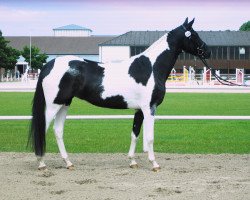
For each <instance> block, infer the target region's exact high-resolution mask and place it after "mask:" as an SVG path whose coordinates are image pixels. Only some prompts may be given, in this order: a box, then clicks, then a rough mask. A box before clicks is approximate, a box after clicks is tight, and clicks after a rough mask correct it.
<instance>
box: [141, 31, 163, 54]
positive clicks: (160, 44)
mask: <svg viewBox="0 0 250 200" xmlns="http://www.w3.org/2000/svg"><path fill="white" fill-rule="evenodd" d="M167 35H168V33H165V34H164V35H163V36H161V37H160V38H159V39H158V40H156V41H155V42H154V43H153V44H152V45H150V46H149V47H148V48H147V49H146V50H145V51H144V53H150V52H152V51H154V50H155V48H160V49H162V47H164V48H165V49H166V48H167V46H166V44H167V42H166V40H167Z"/></svg>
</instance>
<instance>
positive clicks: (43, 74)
mask: <svg viewBox="0 0 250 200" xmlns="http://www.w3.org/2000/svg"><path fill="white" fill-rule="evenodd" d="M54 64H55V59H52V60H51V61H49V62H47V63H46V64H45V65H44V66H43V68H42V69H41V72H40V74H39V79H40V80H41V81H42V80H43V79H44V78H45V77H46V76H48V75H49V73H50V72H51V70H52V69H53V67H54Z"/></svg>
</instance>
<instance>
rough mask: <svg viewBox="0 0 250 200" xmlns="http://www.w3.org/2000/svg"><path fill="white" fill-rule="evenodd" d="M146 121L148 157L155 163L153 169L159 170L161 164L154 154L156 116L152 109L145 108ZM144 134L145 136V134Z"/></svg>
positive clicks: (144, 127)
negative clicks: (152, 113)
mask: <svg viewBox="0 0 250 200" xmlns="http://www.w3.org/2000/svg"><path fill="white" fill-rule="evenodd" d="M143 114H144V123H143V131H145V134H144V135H145V136H146V137H145V138H146V144H147V148H148V159H149V161H150V162H151V163H152V164H153V170H154V171H157V170H159V168H160V166H159V165H158V164H157V162H156V161H155V155H154V116H153V115H151V111H150V109H149V108H148V109H144V110H143ZM144 135H143V136H144Z"/></svg>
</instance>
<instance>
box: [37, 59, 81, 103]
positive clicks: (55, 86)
mask: <svg viewBox="0 0 250 200" xmlns="http://www.w3.org/2000/svg"><path fill="white" fill-rule="evenodd" d="M71 60H81V61H83V60H82V59H81V58H79V57H76V56H62V57H58V58H56V59H55V63H54V66H53V68H52V70H51V71H50V73H49V74H48V75H47V76H46V77H45V78H44V79H43V82H42V85H43V91H44V95H45V99H46V103H47V104H48V103H50V104H52V103H53V102H54V99H55V98H56V96H57V94H58V91H59V84H60V81H61V79H62V77H63V75H64V74H65V72H66V71H67V70H68V69H69V62H70V61H71Z"/></svg>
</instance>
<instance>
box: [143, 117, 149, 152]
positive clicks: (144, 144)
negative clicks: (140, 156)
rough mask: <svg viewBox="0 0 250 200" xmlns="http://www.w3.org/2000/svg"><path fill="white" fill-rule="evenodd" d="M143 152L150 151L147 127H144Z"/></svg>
mask: <svg viewBox="0 0 250 200" xmlns="http://www.w3.org/2000/svg"><path fill="white" fill-rule="evenodd" d="M143 124H145V121H144V122H143ZM143 127H144V125H143ZM143 152H145V153H147V152H148V143H147V131H146V130H145V128H143Z"/></svg>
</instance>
